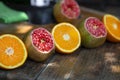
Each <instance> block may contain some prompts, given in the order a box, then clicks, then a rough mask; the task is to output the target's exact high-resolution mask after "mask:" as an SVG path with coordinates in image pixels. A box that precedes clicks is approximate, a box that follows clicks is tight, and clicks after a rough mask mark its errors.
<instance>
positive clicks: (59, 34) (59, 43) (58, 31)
mask: <svg viewBox="0 0 120 80" xmlns="http://www.w3.org/2000/svg"><path fill="white" fill-rule="evenodd" d="M52 35H53V37H54V40H55V45H56V48H57V50H58V51H59V52H62V53H72V52H73V51H75V50H76V49H77V48H79V46H80V44H81V37H80V33H79V31H78V30H77V29H76V27H74V26H73V25H72V24H70V23H59V24H57V25H56V26H54V28H53V29H52Z"/></svg>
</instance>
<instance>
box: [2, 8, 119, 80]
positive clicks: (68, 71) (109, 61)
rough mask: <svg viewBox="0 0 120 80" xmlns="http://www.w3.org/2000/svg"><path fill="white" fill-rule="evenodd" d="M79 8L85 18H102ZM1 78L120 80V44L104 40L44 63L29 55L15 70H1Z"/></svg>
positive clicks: (13, 79)
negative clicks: (102, 42)
mask: <svg viewBox="0 0 120 80" xmlns="http://www.w3.org/2000/svg"><path fill="white" fill-rule="evenodd" d="M81 9H82V14H84V15H85V16H86V17H87V16H96V17H98V18H100V19H102V16H103V14H104V13H100V12H97V11H94V10H90V9H87V8H84V7H81ZM84 15H83V16H84ZM2 29H3V25H0V31H1V33H2ZM4 29H5V27H4ZM11 31H12V30H11ZM6 33H10V32H9V31H8V32H6ZM20 35H21V34H20ZM22 35H23V34H22ZM0 80H120V43H110V42H108V41H106V42H105V44H103V45H102V46H100V47H98V48H94V49H87V48H84V47H80V48H79V49H77V50H76V51H75V52H74V53H73V54H70V55H63V54H59V53H58V52H55V53H54V54H53V55H52V56H51V57H50V58H49V59H48V60H47V61H45V62H34V61H32V60H30V59H29V58H28V60H27V61H26V62H25V64H24V65H23V66H21V67H19V68H17V69H14V70H3V69H0Z"/></svg>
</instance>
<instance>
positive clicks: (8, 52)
mask: <svg viewBox="0 0 120 80" xmlns="http://www.w3.org/2000/svg"><path fill="white" fill-rule="evenodd" d="M26 58H27V50H26V47H25V45H24V43H23V42H22V40H20V39H19V38H18V37H16V36H14V35H11V34H5V35H2V36H0V67H2V68H5V69H14V68H17V67H19V66H21V65H22V64H23V63H24V62H25V60H26Z"/></svg>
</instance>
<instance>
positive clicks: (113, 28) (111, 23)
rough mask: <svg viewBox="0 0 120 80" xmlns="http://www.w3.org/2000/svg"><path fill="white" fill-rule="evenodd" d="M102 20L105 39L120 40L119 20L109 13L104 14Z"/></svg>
mask: <svg viewBox="0 0 120 80" xmlns="http://www.w3.org/2000/svg"><path fill="white" fill-rule="evenodd" d="M103 22H104V24H105V27H106V29H107V32H108V35H107V40H109V41H112V42H120V20H119V19H118V18H117V17H115V16H113V15H110V14H106V15H104V17H103Z"/></svg>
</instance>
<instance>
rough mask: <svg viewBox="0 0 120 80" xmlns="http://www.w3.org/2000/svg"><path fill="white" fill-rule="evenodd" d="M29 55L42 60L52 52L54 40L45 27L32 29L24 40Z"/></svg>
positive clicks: (36, 59)
mask: <svg viewBox="0 0 120 80" xmlns="http://www.w3.org/2000/svg"><path fill="white" fill-rule="evenodd" d="M25 45H26V47H27V49H28V54H29V57H30V58H31V59H33V60H35V61H44V60H46V59H47V58H48V57H49V56H50V55H51V54H52V53H53V52H54V40H53V37H52V35H51V33H50V32H49V31H48V30H47V29H45V28H36V29H34V30H32V31H31V32H30V33H29V34H28V35H27V38H26V40H25Z"/></svg>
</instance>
